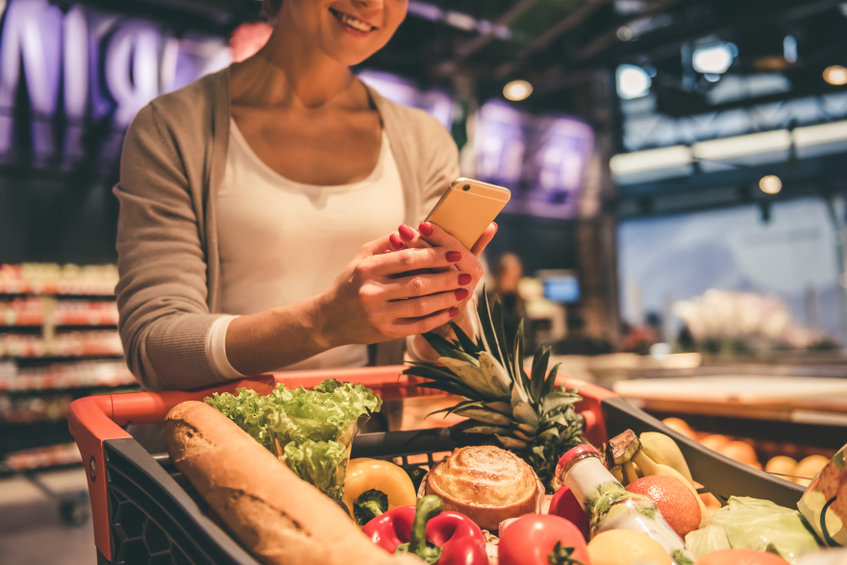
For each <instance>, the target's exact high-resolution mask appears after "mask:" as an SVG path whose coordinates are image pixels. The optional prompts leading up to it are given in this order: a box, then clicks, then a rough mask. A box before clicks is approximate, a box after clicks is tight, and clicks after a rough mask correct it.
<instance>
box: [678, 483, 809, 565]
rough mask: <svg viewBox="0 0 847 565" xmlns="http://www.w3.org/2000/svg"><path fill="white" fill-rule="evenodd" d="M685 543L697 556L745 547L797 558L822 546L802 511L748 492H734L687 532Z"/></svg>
mask: <svg viewBox="0 0 847 565" xmlns="http://www.w3.org/2000/svg"><path fill="white" fill-rule="evenodd" d="M685 544H686V546H687V547H688V549H689V550H691V552H692V553H693V554H694V556H695V557H696V558H700V557H701V556H702V555H704V554H706V553H709V552H711V551H717V550H719V549H727V548H729V547H742V548H749V549H759V550H763V551H770V552H773V553H777V554H779V555H780V556H782V557H783V558H784V559H786V560H788V561H791V562H794V561H796V560H797V558H798V557H799V556H800V555H801V554H803V553H806V552H808V551H819V550H820V546H819V544H818V540H817V538H816V537H815V535H814V534H813V533H812V532H811V530H809V528H808V527H807V526H806V524H805V522H804V521H803V518H802V516H801V514H800V512H798V511H797V510H792V509H790V508H786V507H784V506H779V505H777V504H775V503H773V502H771V501H770V500H764V499H761V498H752V497H745V496H731V497H730V498H729V501H728V502H727V505H726V506H724V507H722V508H720V509H719V510H718V511H717V512H715V514H714V516H712V518H711V519H710V520H709V522H708V523H707V524H706V526H704V527H703V528H700V529H698V530H694V531H692V532H689V533H688V534H687V535H686V536H685Z"/></svg>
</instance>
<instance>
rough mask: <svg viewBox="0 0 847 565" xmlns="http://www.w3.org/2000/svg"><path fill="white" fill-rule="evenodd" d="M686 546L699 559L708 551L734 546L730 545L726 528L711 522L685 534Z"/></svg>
mask: <svg viewBox="0 0 847 565" xmlns="http://www.w3.org/2000/svg"><path fill="white" fill-rule="evenodd" d="M685 547H687V548H688V550H689V551H690V552H691V553H692V554H693V555H694V557H696V558H698V559H699V558H700V557H701V556H702V555H705V554H706V553H709V552H712V551H718V550H719V549H729V548H731V547H732V546H731V545H729V538H728V537H727V535H726V528H724V527H723V526H715V525H711V524H710V525H706V526H703V527H702V528H700V529H697V530H692V531H690V532H688V534H686V536H685Z"/></svg>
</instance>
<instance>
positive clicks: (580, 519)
mask: <svg viewBox="0 0 847 565" xmlns="http://www.w3.org/2000/svg"><path fill="white" fill-rule="evenodd" d="M547 513H548V514H555V515H556V516H561V517H562V518H565V519H567V520H570V521H571V522H573V523H574V524H575V525H576V527H578V528H579V531H581V532H582V537H584V538H585V539H588V514H586V513H585V510H583V509H582V506H580V505H579V502H577V500H576V496H574V493H573V491H572V490H571V489H570V488H568V487H566V486H565V487H560V488H559V490H557V491H556V493H555V494H554V495H553V498H551V499H550V509H549V510H548V511H547Z"/></svg>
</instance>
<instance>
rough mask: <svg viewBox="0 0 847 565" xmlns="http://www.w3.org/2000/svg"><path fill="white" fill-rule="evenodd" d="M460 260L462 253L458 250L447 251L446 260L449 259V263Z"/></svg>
mask: <svg viewBox="0 0 847 565" xmlns="http://www.w3.org/2000/svg"><path fill="white" fill-rule="evenodd" d="M461 260H462V254H461V253H459V252H458V251H448V252H447V261H449V262H450V263H455V262H457V261H461Z"/></svg>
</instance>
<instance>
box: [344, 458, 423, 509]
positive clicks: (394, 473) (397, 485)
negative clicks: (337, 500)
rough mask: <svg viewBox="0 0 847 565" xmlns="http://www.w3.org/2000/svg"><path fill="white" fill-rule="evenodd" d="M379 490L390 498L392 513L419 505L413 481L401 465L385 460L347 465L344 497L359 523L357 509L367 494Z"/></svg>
mask: <svg viewBox="0 0 847 565" xmlns="http://www.w3.org/2000/svg"><path fill="white" fill-rule="evenodd" d="M371 489H375V490H378V491H381V492H383V493H385V495H386V496H387V497H388V509H389V510H391V509H392V508H396V507H398V506H406V505H409V504H411V505H414V504H415V502H416V501H417V495H416V493H415V486H414V485H413V484H412V479H411V478H409V475H407V474H406V471H404V470H403V468H402V467H400V466H399V465H395V464H394V463H392V462H391V461H384V460H382V459H371V458H370V457H357V458H355V459H351V460H350V462H349V463H347V475H346V477H345V479H344V497H343V498H342V501H343V502H344V504H345V506H347V509H348V511H349V512H350V516H352V517H353V519H354V520H355V518H356V517H355V515H354V514H353V505H354V504H355V502H356V499H358V498H359V497H360V496H361V495H362V494H363V493H364V492H367V491H369V490H371Z"/></svg>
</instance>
